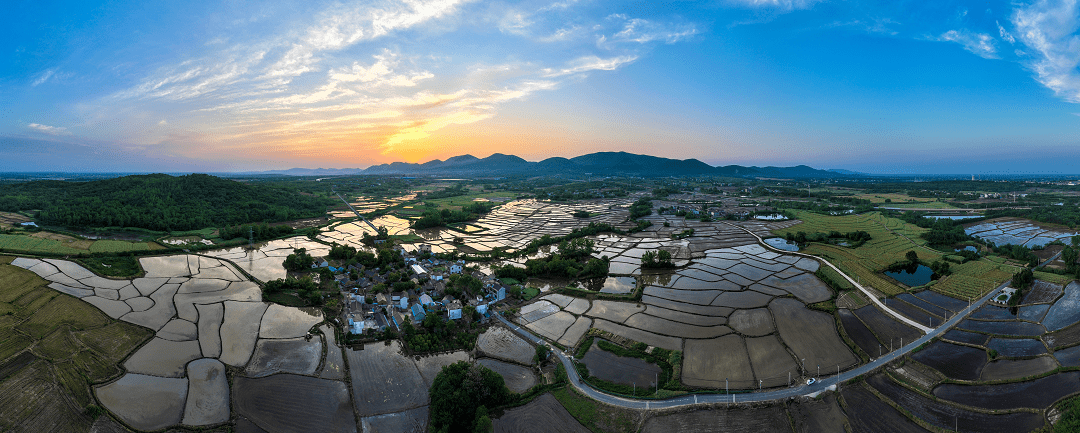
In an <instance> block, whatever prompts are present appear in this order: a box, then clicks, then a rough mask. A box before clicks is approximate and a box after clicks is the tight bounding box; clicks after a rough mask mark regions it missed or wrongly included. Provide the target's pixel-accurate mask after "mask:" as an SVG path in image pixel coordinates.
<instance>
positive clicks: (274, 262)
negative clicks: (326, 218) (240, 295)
mask: <svg viewBox="0 0 1080 433" xmlns="http://www.w3.org/2000/svg"><path fill="white" fill-rule="evenodd" d="M296 248H305V249H307V252H308V254H311V255H312V257H321V256H325V255H327V254H329V253H330V247H328V246H326V245H324V244H321V243H318V242H312V241H311V240H309V239H308V238H306V237H302V236H296V237H292V238H288V239H278V240H273V241H270V242H265V243H260V244H256V248H255V249H248V248H241V247H238V248H229V249H225V250H214V251H208V252H206V254H207V255H210V256H213V257H217V258H220V259H226V260H229V261H231V262H233V263H235V264H236V265H237V266H239V267H240V268H241V269H243V270H244V271H246V272H247V273H248V274H251V276H253V277H255V278H257V279H259V280H260V281H270V280H276V279H279V278H285V268H284V267H282V266H281V263H282V262H284V261H285V257H286V256H288V255H289V254H292V252H293V249H296Z"/></svg>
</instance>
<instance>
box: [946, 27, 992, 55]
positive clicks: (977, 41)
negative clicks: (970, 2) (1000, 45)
mask: <svg viewBox="0 0 1080 433" xmlns="http://www.w3.org/2000/svg"><path fill="white" fill-rule="evenodd" d="M937 40H938V41H943V42H955V43H958V44H960V45H962V46H963V47H964V49H965V50H968V51H970V52H972V53H974V54H975V55H977V56H979V57H982V58H984V59H996V58H998V55H997V47H996V45H995V43H994V37H993V36H990V35H988V34H985V33H975V32H972V31H970V30H965V29H961V30H949V31H947V32H945V33H942V34H941V36H938V37H937Z"/></svg>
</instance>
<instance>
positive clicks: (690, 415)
mask: <svg viewBox="0 0 1080 433" xmlns="http://www.w3.org/2000/svg"><path fill="white" fill-rule="evenodd" d="M790 431H791V423H790V421H788V416H787V413H786V410H785V409H784V408H783V407H782V406H770V407H763V408H741V407H736V408H728V407H718V408H714V409H698V410H692V411H686V412H678V413H673V414H669V415H660V416H654V417H652V418H649V420H648V421H645V427H644V428H643V429H642V432H644V433H681V432H686V433H690V432H694V433H699V432H700V433H709V432H716V433H721V432H723V433H742V432H745V433H750V432H754V433H757V432H790Z"/></svg>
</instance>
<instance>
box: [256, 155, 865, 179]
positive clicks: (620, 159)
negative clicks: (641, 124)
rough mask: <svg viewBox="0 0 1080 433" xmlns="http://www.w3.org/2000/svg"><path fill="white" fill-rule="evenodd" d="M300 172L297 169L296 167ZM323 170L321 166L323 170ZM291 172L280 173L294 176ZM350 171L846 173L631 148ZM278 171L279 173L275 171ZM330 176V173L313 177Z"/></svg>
mask: <svg viewBox="0 0 1080 433" xmlns="http://www.w3.org/2000/svg"><path fill="white" fill-rule="evenodd" d="M294 170H296V169H294ZM320 170H322V169H320ZM290 171H292V170H286V171H285V172H280V173H282V174H290V173H289V172H290ZM342 171H343V173H342V174H346V173H344V172H349V173H348V174H352V173H353V172H355V173H360V174H384V175H455V176H509V175H546V174H561V175H571V176H574V175H593V176H642V177H669V176H728V177H784V178H834V177H847V176H849V174H847V173H836V172H832V171H826V170H818V169H815V168H811V167H807V166H805V165H800V166H796V167H744V166H739V165H728V166H723V167H713V166H711V165H709V164H706V163H704V162H701V161H699V160H696V159H681V160H680V159H671V158H662V157H658V156H649V155H638V154H633V153H628V152H597V153H590V154H588V155H581V156H578V157H574V158H569V159H567V158H561V157H553V158H548V159H545V160H543V161H540V162H529V161H526V160H524V159H522V158H520V157H517V156H514V155H504V154H501V153H496V154H493V155H491V156H489V157H487V158H476V157H474V156H472V155H462V156H455V157H452V158H448V159H447V160H446V161H440V160H434V161H429V162H425V163H423V164H411V163H404V162H394V163H390V164H380V165H374V166H371V167H368V168H367V169H364V170H359V169H342ZM275 173H279V172H275ZM321 174H331V173H329V172H328V171H320V172H318V173H311V175H321Z"/></svg>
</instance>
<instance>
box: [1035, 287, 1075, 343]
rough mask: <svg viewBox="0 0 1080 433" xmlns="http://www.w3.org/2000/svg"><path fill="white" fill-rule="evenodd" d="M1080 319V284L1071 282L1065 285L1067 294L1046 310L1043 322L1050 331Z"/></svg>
mask: <svg viewBox="0 0 1080 433" xmlns="http://www.w3.org/2000/svg"><path fill="white" fill-rule="evenodd" d="M1077 321H1080V284H1078V283H1077V282H1075V281H1074V282H1071V283H1069V285H1067V286H1065V294H1064V295H1062V296H1061V297H1060V298H1058V300H1057V301H1055V302H1054V304H1053V305H1052V306H1051V307H1050V310H1049V311H1047V312H1046V317H1044V318H1043V320H1042V323H1043V325H1045V326H1046V329H1047V330H1049V331H1057V330H1059V329H1062V328H1064V327H1066V326H1069V325H1071V324H1073V323H1076V322H1077Z"/></svg>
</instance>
